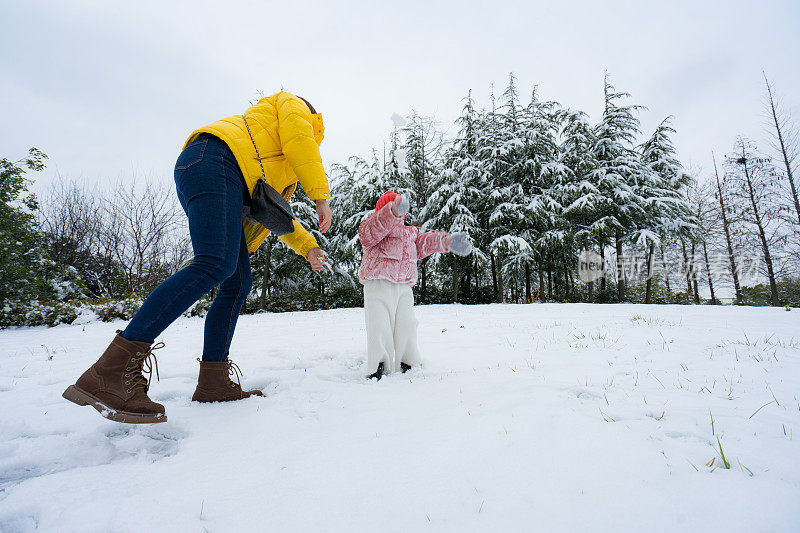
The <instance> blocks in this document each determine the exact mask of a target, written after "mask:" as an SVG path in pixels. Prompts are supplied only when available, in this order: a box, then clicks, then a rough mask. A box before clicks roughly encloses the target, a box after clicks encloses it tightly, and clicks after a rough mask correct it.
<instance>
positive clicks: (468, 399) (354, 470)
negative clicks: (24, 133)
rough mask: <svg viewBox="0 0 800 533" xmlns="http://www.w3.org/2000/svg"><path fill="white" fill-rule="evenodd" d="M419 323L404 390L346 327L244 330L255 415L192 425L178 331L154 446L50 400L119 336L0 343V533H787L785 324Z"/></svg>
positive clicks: (429, 319)
mask: <svg viewBox="0 0 800 533" xmlns="http://www.w3.org/2000/svg"><path fill="white" fill-rule="evenodd" d="M417 316H418V317H419V318H420V321H421V326H420V344H421V347H422V350H423V355H424V357H425V363H424V366H423V368H422V369H415V370H413V371H412V372H410V373H408V374H405V375H403V374H396V375H392V376H390V377H388V378H385V379H383V380H382V381H380V382H374V381H372V382H371V381H368V380H366V379H365V378H364V377H362V371H361V365H362V364H363V362H364V359H365V346H364V345H365V341H364V324H363V316H362V310H360V309H344V310H334V311H320V312H313V313H287V314H263V315H256V316H245V317H242V318H241V320H240V323H239V327H238V330H237V334H236V338H235V341H234V346H233V349H232V354H233V355H232V358H233V359H234V360H235V361H236V362H237V363H239V365H240V366H241V367H242V368H243V370H244V372H245V378H244V383H245V384H246V385H248V386H257V387H263V388H264V390H265V391H266V393H267V397H266V398H251V399H248V400H245V401H241V402H234V403H230V404H211V405H199V404H193V403H192V402H191V401H190V397H191V394H192V392H193V390H194V386H195V378H196V375H197V362H196V361H195V358H196V357H197V355H198V354H199V352H200V349H201V343H202V327H203V322H202V320H201V319H181V320H180V321H179V322H177V323H176V324H174V325H173V326H172V327H171V328H170V329H169V330H167V332H166V333H165V334H164V335H163V339H161V340H163V341H165V342H166V344H167V346H166V348H164V349H162V350H160V351H159V352H157V354H158V357H159V363H160V365H159V366H160V371H161V381H160V382H156V383H154V384H153V386H152V388H151V397H153V399H155V400H156V401H159V402H163V403H164V404H165V405H166V408H167V414H168V416H169V422H167V423H165V424H159V425H154V426H132V425H122V424H117V423H114V422H110V421H107V420H105V419H103V418H101V417H100V416H99V415H98V413H97V412H96V411H95V410H94V409H91V408H89V407H78V406H76V405H73V404H71V403H69V402H67V401H65V400H63V399H62V398H61V392H62V391H63V390H64V388H65V387H66V386H67V385H69V384H71V383H73V382H74V380H75V379H76V378H77V376H78V375H79V374H80V372H82V371H83V370H84V369H85V368H86V367H87V366H89V365H90V364H91V363H92V362H93V361H94V360H95V359H96V358H97V356H98V355H99V353H100V352H101V351H102V349H103V348H105V345H106V344H107V343H108V341H109V340H110V339H111V337H112V336H113V334H114V330H115V329H117V328H119V327H120V326H121V324H119V323H118V324H101V323H92V324H88V325H84V326H60V327H56V328H52V329H46V328H33V329H22V330H12V331H2V332H0V531H3V532H4V533H7V532H14V531H28V530H33V529H36V528H37V527H38V528H39V529H40V530H43V531H81V532H91V531H98V532H101V531H102V532H105V531H193V532H194V531H214V532H216V531H241V530H244V529H247V530H248V531H277V532H287V531H326V532H330V531H347V532H353V531H398V532H400V531H402V532H407V531H458V532H462V531H548V532H549V531H614V532H625V531H642V530H646V531H648V532H657V531H676V530H682V531H726V532H732V531H747V532H752V531H800V401H799V399H800V311H798V310H794V311H791V312H787V311H785V310H784V309H769V308H759V309H756V308H734V307H724V308H720V307H690V306H643V305H604V306H598V305H581V304H564V305H558V304H552V305H550V304H547V305H524V306H521V305H491V306H475V307H466V306H426V307H420V308H417ZM712 416H713V423H712ZM795 434H797V435H796V437H795ZM718 439H719V443H721V446H722V452H724V455H725V458H726V459H727V461H728V462H729V463H730V469H729V470H726V469H725V468H724V464H723V460H722V457H721V453H720V449H719V444H718ZM712 461H713V462H712ZM709 463H710V464H711V466H707V464H709Z"/></svg>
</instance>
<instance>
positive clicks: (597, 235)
mask: <svg viewBox="0 0 800 533" xmlns="http://www.w3.org/2000/svg"><path fill="white" fill-rule="evenodd" d="M562 121H563V127H562V129H561V145H560V148H559V162H560V166H559V171H558V172H557V174H556V175H557V181H556V184H555V186H554V194H553V196H554V198H555V199H556V201H557V202H558V203H559V204H560V205H561V206H562V209H561V213H560V214H561V220H562V221H563V224H564V225H565V226H566V227H567V228H568V230H569V231H570V232H571V234H572V237H573V239H574V242H575V244H576V247H577V248H578V250H593V251H598V250H597V249H598V247H600V246H602V244H603V242H604V235H603V234H602V231H601V228H600V227H599V226H598V224H597V223H598V221H599V220H600V219H601V218H602V216H603V215H602V207H603V206H604V205H605V199H604V198H603V196H602V193H601V191H600V189H599V188H598V187H597V184H596V183H594V182H593V181H592V180H593V179H595V178H597V174H596V173H595V172H594V170H595V169H596V168H597V162H596V161H595V159H594V151H593V148H594V145H595V142H596V140H595V136H594V130H593V128H592V126H591V124H590V123H589V121H588V119H587V116H586V114H585V113H584V112H582V111H569V110H568V111H565V112H564V113H563V114H562ZM587 289H588V300H589V301H590V302H591V301H593V300H594V282H593V281H590V282H589V283H588V287H587Z"/></svg>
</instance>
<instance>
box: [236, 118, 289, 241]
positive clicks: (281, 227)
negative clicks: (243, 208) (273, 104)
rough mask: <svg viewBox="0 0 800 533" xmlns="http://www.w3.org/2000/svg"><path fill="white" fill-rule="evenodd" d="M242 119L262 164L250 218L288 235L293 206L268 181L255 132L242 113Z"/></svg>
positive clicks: (257, 157) (273, 231) (252, 196)
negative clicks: (251, 130)
mask: <svg viewBox="0 0 800 533" xmlns="http://www.w3.org/2000/svg"><path fill="white" fill-rule="evenodd" d="M242 120H244V125H245V127H246V128H247V134H248V135H249V136H250V141H251V142H252V143H253V148H255V150H256V159H258V164H259V165H260V166H261V177H260V178H259V179H258V181H257V182H256V186H255V187H254V188H253V193H252V194H251V195H250V218H252V219H254V220H255V221H256V222H258V223H259V224H261V225H262V226H264V227H265V228H267V229H268V230H269V231H271V232H272V233H274V234H275V235H277V236H278V237H281V236H283V235H288V234H289V233H292V232H293V231H294V213H292V206H291V205H289V202H288V201H287V200H286V198H284V197H283V196H281V194H280V193H279V192H278V191H276V190H275V189H274V188H273V187H271V186H270V185H269V184H268V183H267V175H266V173H265V172H264V164H263V163H262V162H261V154H259V153H258V147H257V146H256V141H255V139H253V134H252V133H251V132H250V126H249V125H248V124H247V119H246V118H245V116H244V115H242Z"/></svg>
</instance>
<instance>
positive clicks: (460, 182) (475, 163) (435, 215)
mask: <svg viewBox="0 0 800 533" xmlns="http://www.w3.org/2000/svg"><path fill="white" fill-rule="evenodd" d="M456 123H457V124H458V126H459V132H458V134H457V136H456V138H455V139H454V140H453V144H452V146H451V148H450V149H449V150H448V151H447V152H446V155H445V158H444V166H443V168H442V171H441V172H440V173H439V174H438V176H436V177H435V178H434V180H433V182H432V184H431V187H430V190H431V194H430V197H429V198H428V202H427V204H426V206H425V208H424V209H423V210H422V211H421V213H420V215H421V218H422V219H423V220H425V221H426V223H427V225H429V226H430V227H431V228H435V229H439V230H445V231H450V232H455V231H466V232H468V233H469V234H470V236H471V238H472V239H473V240H478V239H480V238H481V237H482V233H483V231H482V228H480V227H479V225H478V218H477V217H476V215H475V213H474V212H473V210H475V209H477V208H479V207H480V206H479V202H480V197H481V194H482V189H481V184H482V183H484V182H485V181H486V178H487V176H486V172H485V169H484V167H483V163H482V161H481V160H480V159H479V158H478V157H477V155H478V143H479V132H478V129H479V126H480V124H479V117H478V115H477V113H476V111H475V107H474V102H473V100H472V93H471V92H470V93H469V94H468V95H467V97H466V98H465V99H464V107H463V110H462V113H461V116H460V117H459V118H458V119H457V120H456ZM476 254H478V255H480V256H482V257H481V258H482V259H485V256H484V255H483V254H482V253H481V252H480V251H478V249H477V248H476ZM472 261H473V258H472V257H466V258H462V257H458V256H456V255H453V256H452V257H451V258H450V259H449V261H448V262H449V265H450V271H451V275H452V289H453V293H452V294H453V298H452V299H453V301H454V302H457V301H458V297H459V290H460V283H461V270H462V269H463V268H464V267H467V268H466V270H467V275H468V277H467V290H470V285H471V282H470V279H469V274H470V273H471V265H472Z"/></svg>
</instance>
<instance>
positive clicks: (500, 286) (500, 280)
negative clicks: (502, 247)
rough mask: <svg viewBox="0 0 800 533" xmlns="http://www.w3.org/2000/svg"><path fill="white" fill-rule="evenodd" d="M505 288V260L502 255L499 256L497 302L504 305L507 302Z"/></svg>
mask: <svg viewBox="0 0 800 533" xmlns="http://www.w3.org/2000/svg"><path fill="white" fill-rule="evenodd" d="M505 292H506V290H505V287H504V286H503V259H502V256H501V255H500V254H497V301H498V302H499V303H503V302H505V301H506V295H505Z"/></svg>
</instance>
